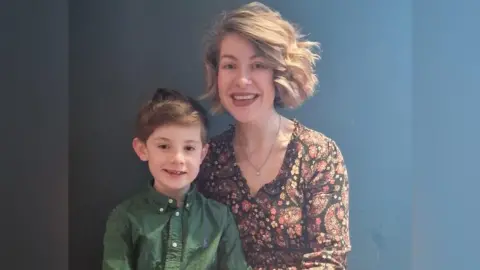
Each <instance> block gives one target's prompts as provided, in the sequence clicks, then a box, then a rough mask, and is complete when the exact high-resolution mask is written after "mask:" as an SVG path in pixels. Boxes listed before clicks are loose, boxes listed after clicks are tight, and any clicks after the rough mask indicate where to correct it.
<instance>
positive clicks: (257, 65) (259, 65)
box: [253, 63, 267, 69]
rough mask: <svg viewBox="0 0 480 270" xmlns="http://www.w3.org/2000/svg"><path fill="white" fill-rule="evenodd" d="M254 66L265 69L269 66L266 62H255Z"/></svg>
mask: <svg viewBox="0 0 480 270" xmlns="http://www.w3.org/2000/svg"><path fill="white" fill-rule="evenodd" d="M253 67H254V68H260V69H265V68H267V66H266V65H265V64H264V63H255V64H253Z"/></svg>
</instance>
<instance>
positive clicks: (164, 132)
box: [150, 124, 202, 142]
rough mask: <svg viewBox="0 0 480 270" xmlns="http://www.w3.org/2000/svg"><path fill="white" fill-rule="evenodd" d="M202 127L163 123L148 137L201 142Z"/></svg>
mask: <svg viewBox="0 0 480 270" xmlns="http://www.w3.org/2000/svg"><path fill="white" fill-rule="evenodd" d="M201 132H202V128H201V126H200V125H173V124H172V125H164V126H159V127H157V128H156V129H155V130H154V131H153V133H152V135H150V138H151V139H153V140H169V141H195V142H196V141H198V142H201Z"/></svg>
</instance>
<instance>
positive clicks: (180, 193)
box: [153, 181, 191, 207]
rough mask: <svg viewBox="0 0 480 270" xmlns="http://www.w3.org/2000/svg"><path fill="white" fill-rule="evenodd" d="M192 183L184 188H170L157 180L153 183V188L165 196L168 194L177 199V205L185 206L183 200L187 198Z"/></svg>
mask: <svg viewBox="0 0 480 270" xmlns="http://www.w3.org/2000/svg"><path fill="white" fill-rule="evenodd" d="M190 186H191V184H190V185H188V186H186V187H184V188H182V189H170V188H167V187H165V186H163V185H162V184H161V183H159V182H158V181H155V183H154V184H153V188H154V189H155V190H156V191H157V192H159V193H161V194H163V195H165V196H168V197H169V198H172V199H175V201H176V202H177V207H182V206H183V201H184V199H185V195H186V194H187V192H188V190H189V189H190Z"/></svg>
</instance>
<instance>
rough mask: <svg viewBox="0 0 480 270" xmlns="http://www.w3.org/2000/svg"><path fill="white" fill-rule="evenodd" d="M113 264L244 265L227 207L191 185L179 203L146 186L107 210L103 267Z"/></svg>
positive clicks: (123, 269) (144, 267)
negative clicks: (108, 212) (109, 210)
mask: <svg viewBox="0 0 480 270" xmlns="http://www.w3.org/2000/svg"><path fill="white" fill-rule="evenodd" d="M113 269H115V270H127V269H128V270H133V269H135V270H153V269H175V270H178V269H181V270H183V269H185V270H190V269H199V270H207V269H250V268H249V267H247V263H246V261H245V257H244V254H243V251H242V246H241V242H240V238H239V234H238V230H237V226H236V223H235V221H234V218H233V216H232V214H231V213H230V211H229V209H228V208H227V207H226V206H225V205H223V204H220V203H218V202H216V201H213V200H210V199H206V198H205V197H203V195H202V194H200V193H198V192H197V191H196V188H195V186H193V185H192V187H191V188H190V191H189V192H188V193H187V195H186V197H185V200H184V205H183V207H181V208H178V207H177V202H176V201H175V200H174V199H172V198H168V197H166V196H164V195H162V194H160V193H158V192H157V191H156V190H154V189H153V187H151V186H150V188H149V190H148V191H146V192H144V193H141V194H138V195H136V196H134V197H132V198H130V199H128V200H126V201H124V202H122V203H121V204H120V205H118V206H117V207H116V208H115V209H114V210H113V211H112V212H111V213H110V215H109V217H108V220H107V224H106V231H105V235H104V254H103V270H113Z"/></svg>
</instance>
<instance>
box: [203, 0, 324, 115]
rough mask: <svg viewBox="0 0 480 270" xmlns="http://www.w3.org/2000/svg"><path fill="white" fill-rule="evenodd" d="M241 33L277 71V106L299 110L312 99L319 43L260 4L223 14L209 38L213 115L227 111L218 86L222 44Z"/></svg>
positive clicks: (207, 73)
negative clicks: (316, 51) (307, 100)
mask: <svg viewBox="0 0 480 270" xmlns="http://www.w3.org/2000/svg"><path fill="white" fill-rule="evenodd" d="M232 33H235V34H238V35H240V36H242V37H244V38H246V39H247V40H249V41H250V42H251V43H252V44H253V45H254V46H255V49H256V50H257V51H258V52H259V53H260V54H261V55H262V56H263V57H264V58H265V59H266V61H267V62H268V64H269V66H271V67H272V68H273V71H274V73H273V74H274V84H275V88H276V98H275V105H276V106H280V107H287V108H296V107H298V106H300V105H301V104H303V102H304V101H305V100H306V99H308V98H309V97H311V96H312V95H313V94H314V92H315V86H316V85H317V83H318V79H317V75H316V74H315V69H314V68H315V62H316V60H318V59H320V55H319V54H317V53H315V52H314V49H315V48H319V45H320V44H319V43H318V42H313V41H309V40H305V39H304V36H303V35H302V34H301V33H300V31H299V29H298V28H296V27H295V26H294V25H293V24H292V23H290V22H288V21H287V20H285V19H283V18H282V16H281V15H280V13H278V12H276V11H274V10H273V9H271V8H269V7H267V6H265V5H264V4H261V3H258V2H252V3H250V4H246V5H244V6H242V7H240V8H238V9H235V10H233V11H230V12H223V13H222V14H221V16H220V19H219V20H218V21H217V22H216V24H215V25H214V26H213V28H212V30H211V31H210V32H209V33H208V34H207V36H206V50H205V55H204V57H205V58H204V64H205V76H206V83H207V88H206V93H205V94H204V95H203V96H202V97H201V98H211V100H212V101H213V104H212V112H213V113H218V112H221V111H222V110H223V108H222V105H221V103H220V99H219V95H218V87H217V75H218V73H217V72H218V62H219V57H220V44H221V41H222V39H223V38H224V37H225V36H226V35H228V34H232Z"/></svg>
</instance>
